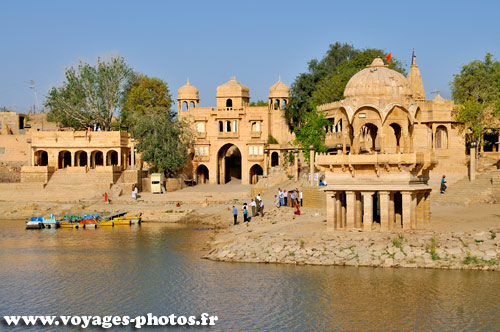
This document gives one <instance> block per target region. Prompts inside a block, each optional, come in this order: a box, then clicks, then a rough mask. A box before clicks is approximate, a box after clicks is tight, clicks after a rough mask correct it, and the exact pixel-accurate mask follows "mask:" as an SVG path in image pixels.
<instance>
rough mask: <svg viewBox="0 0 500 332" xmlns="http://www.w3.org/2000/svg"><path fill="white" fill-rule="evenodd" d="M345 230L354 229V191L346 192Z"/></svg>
mask: <svg viewBox="0 0 500 332" xmlns="http://www.w3.org/2000/svg"><path fill="white" fill-rule="evenodd" d="M346 205H347V206H346V208H347V213H346V229H353V228H354V218H355V217H354V215H355V213H356V193H355V192H354V191H347V192H346Z"/></svg>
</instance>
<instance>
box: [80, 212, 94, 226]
mask: <svg viewBox="0 0 500 332" xmlns="http://www.w3.org/2000/svg"><path fill="white" fill-rule="evenodd" d="M80 224H82V225H83V228H97V227H98V226H99V225H98V222H97V219H96V218H95V217H94V216H93V215H91V214H87V215H84V216H82V220H80Z"/></svg>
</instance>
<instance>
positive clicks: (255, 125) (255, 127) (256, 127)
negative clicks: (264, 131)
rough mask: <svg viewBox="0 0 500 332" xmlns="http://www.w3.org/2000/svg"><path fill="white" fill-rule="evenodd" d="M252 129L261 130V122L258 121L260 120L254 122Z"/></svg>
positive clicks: (254, 130)
mask: <svg viewBox="0 0 500 332" xmlns="http://www.w3.org/2000/svg"><path fill="white" fill-rule="evenodd" d="M252 131H253V132H259V131H260V122H258V121H255V122H252Z"/></svg>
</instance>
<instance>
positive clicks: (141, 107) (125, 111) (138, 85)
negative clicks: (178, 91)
mask: <svg viewBox="0 0 500 332" xmlns="http://www.w3.org/2000/svg"><path fill="white" fill-rule="evenodd" d="M130 82H131V84H130V86H128V87H127V88H126V89H125V98H124V102H123V107H122V111H121V124H122V126H123V127H124V128H129V127H131V126H132V125H133V123H134V121H135V117H136V116H140V115H147V114H149V113H151V112H152V111H161V112H167V113H168V112H170V108H171V107H172V103H173V100H172V96H171V95H170V92H169V90H168V85H167V83H166V82H164V81H163V80H161V79H159V78H154V77H153V78H151V77H148V76H146V75H140V74H134V75H133V78H132V79H131V81H130Z"/></svg>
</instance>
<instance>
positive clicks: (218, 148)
mask: <svg viewBox="0 0 500 332" xmlns="http://www.w3.org/2000/svg"><path fill="white" fill-rule="evenodd" d="M289 95H290V88H289V87H288V86H286V85H285V84H284V83H283V82H281V79H279V80H278V82H277V83H276V84H274V85H273V86H271V88H270V89H269V98H268V104H267V105H266V106H250V90H249V89H248V87H246V86H244V85H243V84H241V83H240V82H238V81H237V80H236V78H234V77H233V78H231V79H230V80H229V81H228V82H226V83H224V84H223V85H220V86H218V87H217V95H216V106H215V107H200V106H199V101H200V99H199V96H198V89H197V88H195V87H194V86H193V85H191V84H190V83H189V81H188V82H187V83H186V85H184V86H182V87H181V88H179V90H178V95H177V112H178V118H179V119H184V120H187V121H189V122H190V124H191V125H192V128H193V129H194V131H195V133H196V138H195V142H194V147H193V151H194V154H193V158H192V163H193V172H194V174H193V177H194V178H195V180H196V182H197V183H211V184H224V183H227V182H229V181H231V180H241V183H243V184H255V183H257V181H258V179H259V178H260V177H261V176H262V175H264V174H265V173H267V168H268V166H278V165H280V164H281V163H282V160H283V152H284V151H287V150H290V149H292V147H291V145H290V144H288V143H289V142H291V141H293V135H292V133H290V130H289V127H288V125H287V123H286V120H285V117H284V107H285V105H286V104H287V102H288V99H289Z"/></svg>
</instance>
